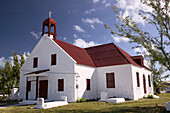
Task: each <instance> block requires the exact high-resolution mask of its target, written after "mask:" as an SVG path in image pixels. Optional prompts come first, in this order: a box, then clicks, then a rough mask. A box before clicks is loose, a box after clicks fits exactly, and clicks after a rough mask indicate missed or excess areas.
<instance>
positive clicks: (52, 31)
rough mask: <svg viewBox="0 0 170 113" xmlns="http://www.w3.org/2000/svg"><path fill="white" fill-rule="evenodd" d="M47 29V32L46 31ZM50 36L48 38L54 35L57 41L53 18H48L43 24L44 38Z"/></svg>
mask: <svg viewBox="0 0 170 113" xmlns="http://www.w3.org/2000/svg"><path fill="white" fill-rule="evenodd" d="M46 27H47V31H45V30H46V29H45V28H46ZM44 34H48V36H50V35H53V38H54V39H56V36H57V33H56V22H55V20H53V19H52V18H47V19H46V20H44V22H43V29H42V36H43V35H44Z"/></svg>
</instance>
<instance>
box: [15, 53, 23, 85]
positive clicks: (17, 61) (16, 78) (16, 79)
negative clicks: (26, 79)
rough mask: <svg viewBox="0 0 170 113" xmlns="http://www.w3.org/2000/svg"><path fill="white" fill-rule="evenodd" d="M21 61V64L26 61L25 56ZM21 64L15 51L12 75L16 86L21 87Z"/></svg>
mask: <svg viewBox="0 0 170 113" xmlns="http://www.w3.org/2000/svg"><path fill="white" fill-rule="evenodd" d="M20 61H21V64H23V63H24V61H23V56H21V60H20ZM21 64H20V63H19V60H18V56H17V54H16V53H15V52H13V66H12V76H13V84H14V86H15V87H19V79H20V68H21Z"/></svg>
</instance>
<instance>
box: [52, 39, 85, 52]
mask: <svg viewBox="0 0 170 113" xmlns="http://www.w3.org/2000/svg"><path fill="white" fill-rule="evenodd" d="M53 40H54V41H61V40H58V39H53ZM61 42H63V43H66V44H69V45H70V46H73V47H76V48H79V49H83V50H84V48H81V47H78V46H76V45H73V44H70V43H68V42H64V41H61Z"/></svg>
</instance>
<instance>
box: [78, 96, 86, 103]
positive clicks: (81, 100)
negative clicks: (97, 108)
mask: <svg viewBox="0 0 170 113" xmlns="http://www.w3.org/2000/svg"><path fill="white" fill-rule="evenodd" d="M84 101H85V98H83V97H82V98H78V99H77V102H84Z"/></svg>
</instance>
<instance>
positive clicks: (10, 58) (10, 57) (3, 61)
mask: <svg viewBox="0 0 170 113" xmlns="http://www.w3.org/2000/svg"><path fill="white" fill-rule="evenodd" d="M26 54H27V55H30V52H24V53H23V57H24V59H25V60H26V59H27V56H26ZM17 56H18V60H20V59H21V57H20V55H17ZM6 61H9V63H10V64H12V65H13V56H9V57H8V58H7V59H5V58H4V57H1V58H0V67H4V66H5V62H6Z"/></svg>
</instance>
